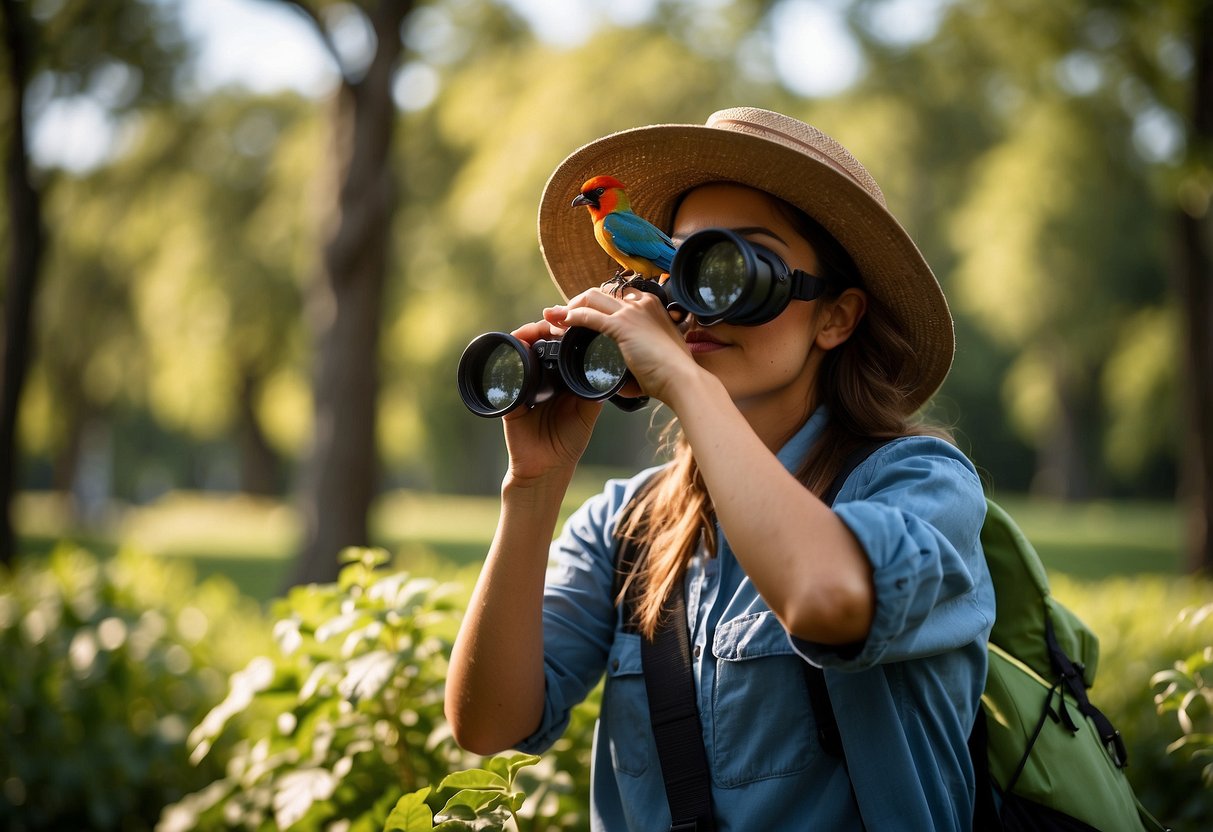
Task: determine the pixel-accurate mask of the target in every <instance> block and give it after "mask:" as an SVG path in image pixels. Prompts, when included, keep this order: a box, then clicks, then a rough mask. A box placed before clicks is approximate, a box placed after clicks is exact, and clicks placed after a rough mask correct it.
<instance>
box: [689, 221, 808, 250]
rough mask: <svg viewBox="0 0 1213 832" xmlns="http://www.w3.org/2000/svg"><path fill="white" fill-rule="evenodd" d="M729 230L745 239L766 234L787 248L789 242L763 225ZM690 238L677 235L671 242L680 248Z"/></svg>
mask: <svg viewBox="0 0 1213 832" xmlns="http://www.w3.org/2000/svg"><path fill="white" fill-rule="evenodd" d="M729 230H730V231H732V232H734V233H735V234H740V235H741V236H743V237H748V236H750V235H752V234H765V235H766V236H768V237H770V238H771V239H773V240H778V241H779V242H781V243H783V245H784V246H787V244H788V243H787V240H785V239H784V238H783V237H780V236H779V235H778V234H776V233H775V232H774V231H772V230H771V229H769V228H767V227H765V226H761V225H747V226H744V227H742V228H730V229H729ZM688 236H689V235H684V234H677V235H675V236H674V237H672V238H671V241H672V242H673V243H674V245H675V246H680V245H682V243H683V241H684V240H686V238H687V237H688Z"/></svg>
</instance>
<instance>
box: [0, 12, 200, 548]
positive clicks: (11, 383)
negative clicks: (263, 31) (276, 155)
mask: <svg viewBox="0 0 1213 832" xmlns="http://www.w3.org/2000/svg"><path fill="white" fill-rule="evenodd" d="M0 12H3V27H4V52H5V54H4V59H5V62H6V63H7V67H6V68H7V70H8V73H7V77H8V86H7V89H6V90H4V93H5V95H4V106H5V107H6V109H7V113H6V118H5V124H6V125H7V128H6V129H7V136H6V142H7V147H6V151H7V156H6V165H5V167H6V177H7V183H6V184H7V190H6V199H7V207H8V227H9V259H8V264H7V274H6V289H5V309H4V341H3V346H2V348H0V349H2V351H3V364H2V369H0V563H7V562H10V561H11V560H12V558H13V556H14V536H13V528H12V520H11V517H10V514H9V504H10V503H11V501H12V496H13V492H14V490H15V488H16V482H17V477H16V471H17V447H16V426H17V418H18V413H19V411H20V404H21V397H22V393H23V390H24V387H25V380H26V376H27V371H28V367H29V364H30V344H31V313H32V309H33V305H34V298H35V295H36V292H37V286H38V277H39V271H40V267H41V262H42V257H43V253H44V252H45V250H46V247H47V239H46V235H45V229H44V224H43V219H42V193H41V191H42V187H43V185H42V183H40V182H39V181H38V179H37V177H36V175H35V173H34V171H33V170H32V166H31V162H30V158H29V148H28V129H29V119H28V115H29V114H28V112H27V109H26V108H27V106H28V104H29V101H28V97H29V90H30V87H31V84H33V82H34V80H35V79H38V78H41V79H46V80H47V82H48V86H49V87H50V88H51V89H52V90H53V93H54V94H57V95H65V94H66V95H91V96H93V97H95V98H98V99H99V100H100V101H101V103H103V104H104V105H105V106H106V107H107V108H108V109H109V110H110V111H111V112H113V113H115V114H117V113H122V112H125V111H129V110H131V109H133V108H135V107H137V106H140V105H141V104H143V103H145V102H147V101H150V100H155V99H157V98H162V97H164V96H165V95H166V93H167V92H168V90H169V87H170V84H171V76H172V73H173V70H174V69H175V68H176V66H177V65H178V64H179V63H180V61H181V59H182V56H183V55H184V48H183V46H182V45H181V41H180V38H179V36H178V33H177V31H176V28H175V24H174V22H173V20H172V19H171V18H170V17H169V16H168V15H167V14H166V13H165V11H164V9H163V8H162V7H161V4H159V3H156V2H154V0H103V1H102V2H95V1H94V0H65V2H62V3H59V4H57V5H55V4H50V5H48V6H46V8H44V9H42V10H41V13H40V14H39V15H38V16H34V15H33V13H32V11H31V9H30V4H28V3H19V2H16V0H0Z"/></svg>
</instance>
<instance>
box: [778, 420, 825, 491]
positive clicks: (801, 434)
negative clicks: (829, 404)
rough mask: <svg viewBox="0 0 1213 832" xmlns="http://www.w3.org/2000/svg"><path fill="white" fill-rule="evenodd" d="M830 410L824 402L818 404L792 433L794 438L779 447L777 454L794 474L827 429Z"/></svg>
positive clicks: (781, 461)
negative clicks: (811, 413) (810, 414)
mask: <svg viewBox="0 0 1213 832" xmlns="http://www.w3.org/2000/svg"><path fill="white" fill-rule="evenodd" d="M829 418H830V417H829V412H828V411H827V410H826V406H825V405H824V404H822V405H818V406H817V409H816V410H814V411H813V415H812V416H810V417H809V418H808V419H807V420H806V421H805V423H804V424H803V425H801V426H800V429H799V430H797V431H796V433H794V434H793V435H792V438H791V439H789V440H788V441H787V442H785V443H784V445H783V447H782V448H780V449H779V453H777V454H776V455H775V456H776V458H777V459H778V460H779V461H780V463H782V464H783V467H784V468H786V469H787V470H788V471H790V472H792V473H793V474H794V473H796V471H797V470H799V468H800V466H801V465H802V464H803V463H804V461H805V459H807V458H808V456H809V449H810V448H812V447H813V445H814V443H816V442H817V438H818V437H819V436H821V432H822V431H823V430H825V426H826V422H828V421H829Z"/></svg>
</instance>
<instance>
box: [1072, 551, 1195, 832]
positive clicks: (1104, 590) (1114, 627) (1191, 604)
mask: <svg viewBox="0 0 1213 832" xmlns="http://www.w3.org/2000/svg"><path fill="white" fill-rule="evenodd" d="M1050 582H1051V583H1052V585H1053V591H1054V592H1055V593H1056V594H1057V596H1058V597H1059V598H1061V599H1062V601H1064V602H1065V603H1066V605H1067V606H1069V607H1070V609H1072V610H1074V612H1076V613H1077V614H1078V615H1079V617H1080V618H1082V620H1083V621H1084V622H1086V623H1087V624H1088V625H1089V626H1090V627H1091V629H1092V630H1094V631H1095V633H1096V634H1097V635H1098V636H1099V667H1098V670H1097V674H1096V679H1095V686H1094V687H1093V688H1092V689H1091V701H1092V702H1094V703H1095V704H1096V705H1098V706H1099V708H1100V709H1101V710H1102V711H1103V712H1104V713H1105V714H1107V716H1108V718H1109V719H1110V720H1111V721H1112V724H1113V725H1115V726H1116V727H1117V728H1118V729H1119V730H1120V732H1121V734H1122V735H1123V737H1124V740H1125V745H1126V746H1127V748H1128V751H1129V767H1128V768H1127V769H1125V772H1126V774H1128V776H1129V781H1130V782H1131V783H1132V784H1133V789H1134V791H1135V792H1136V793H1137V796H1138V797H1139V798H1140V799H1141V802H1142V803H1143V804H1144V805H1145V807H1146V808H1147V809H1149V810H1150V812H1151V813H1152V814H1153V815H1154V816H1155V817H1157V818H1159V819H1160V820H1162V821H1164V822H1165V823H1167V824H1169V825H1171V826H1173V827H1175V828H1176V829H1182V828H1189V827H1190V828H1193V829H1196V828H1203V827H1204V826H1207V825H1208V817H1209V792H1208V791H1207V790H1206V789H1205V788H1203V787H1202V778H1201V772H1200V768H1199V766H1197V765H1193V762H1192V760H1191V759H1190V758H1188V757H1187V756H1185V755H1183V754H1175V753H1168V752H1167V747H1168V744H1169V743H1171V741H1172V740H1174V739H1175V733H1174V727H1173V726H1174V723H1173V722H1170V720H1169V719H1168V720H1163V719H1160V717H1159V713H1158V706H1157V705H1156V704H1155V700H1154V689H1153V688H1152V687H1151V678H1152V677H1153V676H1154V675H1155V674H1156V673H1157V672H1158V670H1159V668H1170V667H1173V666H1174V665H1175V663H1176V662H1177V661H1182V660H1183V659H1184V658H1185V657H1188V656H1192V655H1194V654H1198V653H1199V652H1200V651H1202V650H1203V649H1204V647H1205V646H1207V645H1210V644H1213V616H1206V617H1203V618H1201V617H1198V616H1195V615H1187V616H1185V617H1184V618H1183V619H1182V620H1177V619H1176V618H1175V612H1174V611H1176V610H1186V609H1191V610H1195V609H1198V608H1200V607H1202V606H1205V605H1207V604H1208V603H1209V598H1210V597H1211V596H1213V584H1211V583H1210V582H1209V581H1207V580H1201V579H1194V578H1190V577H1182V578H1166V577H1161V576H1150V575H1137V576H1133V577H1123V578H1110V579H1105V580H1101V581H1075V580H1073V579H1070V578H1067V577H1065V576H1061V575H1051V576H1050Z"/></svg>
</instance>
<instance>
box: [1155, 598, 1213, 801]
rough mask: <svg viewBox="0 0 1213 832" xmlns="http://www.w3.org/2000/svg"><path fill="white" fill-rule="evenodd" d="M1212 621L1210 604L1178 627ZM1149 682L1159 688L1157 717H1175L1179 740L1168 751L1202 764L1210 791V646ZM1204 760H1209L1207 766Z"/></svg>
mask: <svg viewBox="0 0 1213 832" xmlns="http://www.w3.org/2000/svg"><path fill="white" fill-rule="evenodd" d="M1210 617H1213V604H1206V605H1205V606H1203V607H1196V608H1189V609H1186V610H1184V611H1183V612H1181V613H1180V615H1179V623H1180V624H1181V625H1182V626H1187V627H1189V628H1191V629H1197V628H1200V627H1202V626H1204V625H1205V623H1206V622H1208V621H1209V619H1210ZM1150 682H1151V683H1152V684H1153V685H1154V686H1155V688H1161V690H1160V691H1159V692H1158V694H1157V695H1156V696H1155V697H1154V701H1155V702H1156V703H1158V710H1159V713H1163V714H1175V720H1176V723H1177V724H1178V727H1179V731H1180V736H1179V739H1177V740H1175V742H1173V743H1171V744H1170V745H1169V746H1167V751H1169V752H1171V753H1178V754H1182V755H1185V756H1187V758H1188V759H1191V760H1193V761H1195V762H1196V763H1197V764H1203V766H1204V767H1203V769H1202V771H1201V775H1202V777H1203V779H1204V783H1205V786H1206V787H1207V788H1210V789H1213V642H1211V641H1210V640H1206V641H1205V644H1204V646H1203V647H1202V648H1201V649H1199V650H1197V651H1196V652H1194V653H1192V654H1191V655H1189V656H1186V657H1184V658H1182V659H1180V660H1179V661H1177V662H1176V663H1175V665H1174V667H1172V668H1171V669H1169V670H1163V671H1160V672H1159V673H1156V674H1154V678H1153V679H1151V680H1150ZM1206 760H1209V761H1210V762H1208V763H1207V764H1206V763H1205V761H1206Z"/></svg>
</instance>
